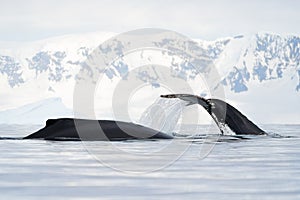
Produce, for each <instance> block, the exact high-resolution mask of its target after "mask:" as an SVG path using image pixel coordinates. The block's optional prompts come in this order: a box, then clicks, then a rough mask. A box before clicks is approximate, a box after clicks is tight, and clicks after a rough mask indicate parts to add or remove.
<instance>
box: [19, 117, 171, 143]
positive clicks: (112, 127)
mask: <svg viewBox="0 0 300 200" xmlns="http://www.w3.org/2000/svg"><path fill="white" fill-rule="evenodd" d="M79 133H80V134H79ZM171 138H172V136H170V135H168V134H165V133H161V132H159V131H156V130H154V129H151V128H148V127H144V126H141V125H138V124H134V123H129V122H121V121H113V120H88V119H72V118H60V119H49V120H47V122H46V126H45V127H44V128H42V129H40V130H38V131H37V132H35V133H32V134H30V135H28V136H26V137H24V139H45V140H87V141H105V140H109V141H120V140H130V139H171Z"/></svg>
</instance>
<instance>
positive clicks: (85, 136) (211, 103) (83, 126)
mask: <svg viewBox="0 0 300 200" xmlns="http://www.w3.org/2000/svg"><path fill="white" fill-rule="evenodd" d="M161 97H163V98H179V99H181V100H184V101H186V102H188V104H187V106H189V105H193V104H199V105H201V106H202V107H203V108H204V109H205V110H206V111H207V112H208V113H209V114H210V115H211V117H212V118H213V120H214V121H215V122H216V124H217V125H218V127H219V129H220V131H221V133H223V132H224V125H227V126H228V127H229V128H230V129H231V130H232V131H233V132H234V133H236V134H237V135H264V134H266V132H265V131H263V130H262V129H260V128H259V127H258V126H257V125H255V124H254V123H253V122H252V121H250V120H249V119H248V118H247V117H246V116H245V115H243V114H242V113H241V112H240V111H239V110H237V109H236V108H234V107H233V106H232V105H230V104H228V103H226V102H225V101H222V100H220V99H205V98H203V97H200V96H196V95H191V94H169V95H161ZM23 139H44V140H72V141H73V140H87V141H105V140H106V141H121V140H135V139H173V136H171V135H168V134H166V133H163V132H160V131H157V130H154V129H151V128H148V127H145V126H142V125H139V124H134V123H130V122H122V121H113V120H89V119H73V118H59V119H48V120H47V122H46V126H45V127H44V128H42V129H40V130H38V131H37V132H35V133H32V134H30V135H28V136H26V137H24V138H23Z"/></svg>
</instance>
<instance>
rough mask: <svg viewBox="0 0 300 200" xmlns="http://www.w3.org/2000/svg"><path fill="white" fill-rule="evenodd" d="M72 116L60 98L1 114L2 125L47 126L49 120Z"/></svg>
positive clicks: (0, 122)
mask: <svg viewBox="0 0 300 200" xmlns="http://www.w3.org/2000/svg"><path fill="white" fill-rule="evenodd" d="M72 116H73V112H72V110H70V109H68V108H66V107H65V105H64V104H63V103H62V101H61V99H60V98H50V99H45V100H42V101H38V102H35V103H32V104H27V105H24V106H21V107H19V108H15V109H8V110H5V111H2V112H0V124H45V122H46V120H47V119H49V118H57V117H72Z"/></svg>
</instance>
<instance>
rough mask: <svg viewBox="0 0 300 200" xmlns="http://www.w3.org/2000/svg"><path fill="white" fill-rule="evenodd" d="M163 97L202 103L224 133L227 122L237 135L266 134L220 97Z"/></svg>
mask: <svg viewBox="0 0 300 200" xmlns="http://www.w3.org/2000/svg"><path fill="white" fill-rule="evenodd" d="M161 97H162V98H179V99H181V100H183V101H187V102H188V104H187V106H189V105H194V104H199V105H201V106H202V107H203V108H204V109H205V110H206V111H207V112H208V113H209V114H210V115H211V116H212V118H213V120H214V121H215V122H216V124H217V125H218V127H219V129H220V131H221V133H223V127H224V124H226V125H227V126H228V127H229V128H230V129H231V130H232V131H233V132H235V133H236V134H237V135H250V134H251V135H264V134H266V132H265V131H263V130H262V129H260V128H259V127H258V126H257V125H255V124H254V123H253V122H252V121H250V120H249V119H248V118H247V117H246V116H245V115H243V114H242V113H241V112H240V111H239V110H237V109H236V108H234V107H233V106H232V105H230V104H228V103H226V102H225V101H222V100H220V99H205V98H203V97H200V96H197V95H191V94H168V95H161Z"/></svg>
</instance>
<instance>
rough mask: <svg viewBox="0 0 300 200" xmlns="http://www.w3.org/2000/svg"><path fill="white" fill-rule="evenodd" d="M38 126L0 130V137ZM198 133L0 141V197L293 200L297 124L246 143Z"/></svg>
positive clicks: (298, 155)
mask: <svg viewBox="0 0 300 200" xmlns="http://www.w3.org/2000/svg"><path fill="white" fill-rule="evenodd" d="M39 128H40V127H39V126H21V125H1V126H0V136H1V137H5V136H7V137H22V136H25V135H27V134H29V133H31V132H32V131H35V130H37V129H39ZM206 128H207V127H205V126H203V127H201V126H198V127H197V130H198V129H199V137H197V138H196V139H192V138H181V139H175V140H151V141H148V140H142V141H125V142H114V143H110V142H84V143H83V142H70V141H69V142H55V141H43V140H0V152H1V154H0V199H41V198H43V199H183V198H189V199H238V200H240V199H272V200H274V199H300V125H262V128H263V129H264V130H266V131H268V132H270V133H272V134H271V136H251V137H247V138H237V137H234V136H223V137H219V136H218V135H215V136H210V137H206V136H205V135H201V130H205V129H206ZM189 129H190V130H191V129H195V126H190V127H186V130H187V132H188V130H189ZM277 134H279V135H277ZM216 141H217V142H216Z"/></svg>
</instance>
